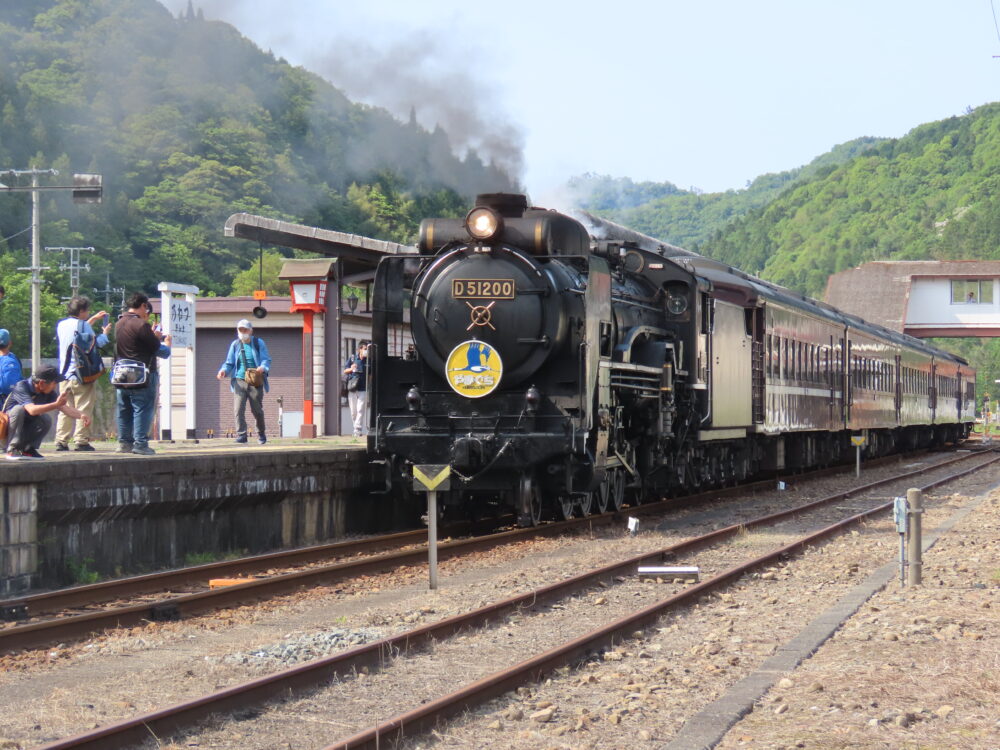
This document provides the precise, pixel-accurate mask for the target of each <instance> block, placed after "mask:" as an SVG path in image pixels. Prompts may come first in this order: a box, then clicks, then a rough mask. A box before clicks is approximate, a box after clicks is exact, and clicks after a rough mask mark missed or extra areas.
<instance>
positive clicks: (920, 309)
mask: <svg viewBox="0 0 1000 750" xmlns="http://www.w3.org/2000/svg"><path fill="white" fill-rule="evenodd" d="M823 300H824V301H825V302H827V303H829V304H831V305H833V306H834V307H837V308H840V309H841V310H843V311H844V312H848V313H851V314H853V315H857V316H859V317H862V318H864V319H865V320H869V321H871V322H873V323H878V324H879V325H882V326H885V327H886V328H890V329H893V330H896V331H902V332H903V333H907V334H909V335H911V336H915V337H917V338H930V337H944V338H956V337H970V336H972V337H980V336H983V337H994V336H1000V261H988V260H947V261H935V260H904V261H874V262H872V263H865V264H863V265H861V266H858V267H856V268H850V269H848V270H846V271H841V272H839V273H835V274H833V275H832V276H830V278H829V279H828V280H827V284H826V292H825V293H824V295H823Z"/></svg>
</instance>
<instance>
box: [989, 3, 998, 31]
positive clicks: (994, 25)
mask: <svg viewBox="0 0 1000 750" xmlns="http://www.w3.org/2000/svg"><path fill="white" fill-rule="evenodd" d="M990 10H991V11H993V28H995V29H996V30H997V40H998V41H1000V23H997V9H996V6H995V5H994V4H993V0H990Z"/></svg>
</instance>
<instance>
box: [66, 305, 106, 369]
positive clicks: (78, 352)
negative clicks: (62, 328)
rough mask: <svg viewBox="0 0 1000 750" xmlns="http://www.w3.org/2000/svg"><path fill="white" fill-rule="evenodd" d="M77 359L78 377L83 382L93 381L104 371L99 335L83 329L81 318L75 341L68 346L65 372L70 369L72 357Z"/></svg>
mask: <svg viewBox="0 0 1000 750" xmlns="http://www.w3.org/2000/svg"><path fill="white" fill-rule="evenodd" d="M71 356H72V357H73V358H74V359H76V377H77V379H78V380H79V381H80V382H81V383H93V382H94V381H95V380H97V379H98V378H99V377H101V374H102V373H103V372H104V360H103V359H101V350H100V349H98V348H97V336H96V335H95V334H94V333H88V332H87V331H85V330H84V329H83V321H82V320H81V321H80V323H79V325H77V327H76V331H75V332H74V333H73V341H72V342H70V345H69V346H68V347H66V364H64V365H63V370H62V371H63V374H64V375H65V374H66V370H68V369H69V363H70V357H71Z"/></svg>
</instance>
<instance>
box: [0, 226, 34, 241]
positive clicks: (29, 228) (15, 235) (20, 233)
mask: <svg viewBox="0 0 1000 750" xmlns="http://www.w3.org/2000/svg"><path fill="white" fill-rule="evenodd" d="M30 231H31V227H25V228H24V229H22V230H21V231H20V232H14V234H12V235H11V236H10V237H4V238H3V239H2V240H0V242H7V240H12V239H14V238H15V237H18V236H20V235H22V234H24V233H25V232H30Z"/></svg>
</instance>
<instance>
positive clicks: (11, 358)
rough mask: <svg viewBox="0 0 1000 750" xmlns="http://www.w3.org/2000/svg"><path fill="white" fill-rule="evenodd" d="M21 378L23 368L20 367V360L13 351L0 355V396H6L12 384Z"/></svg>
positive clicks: (22, 376)
mask: <svg viewBox="0 0 1000 750" xmlns="http://www.w3.org/2000/svg"><path fill="white" fill-rule="evenodd" d="M23 378H24V370H23V368H22V367H21V360H19V359H18V358H17V356H16V355H15V354H14V352H7V353H6V354H4V355H3V356H2V357H0V396H3V397H4V398H6V397H7V394H8V393H10V391H11V389H12V388H13V387H14V384H15V383H17V381H19V380H21V379H23Z"/></svg>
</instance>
